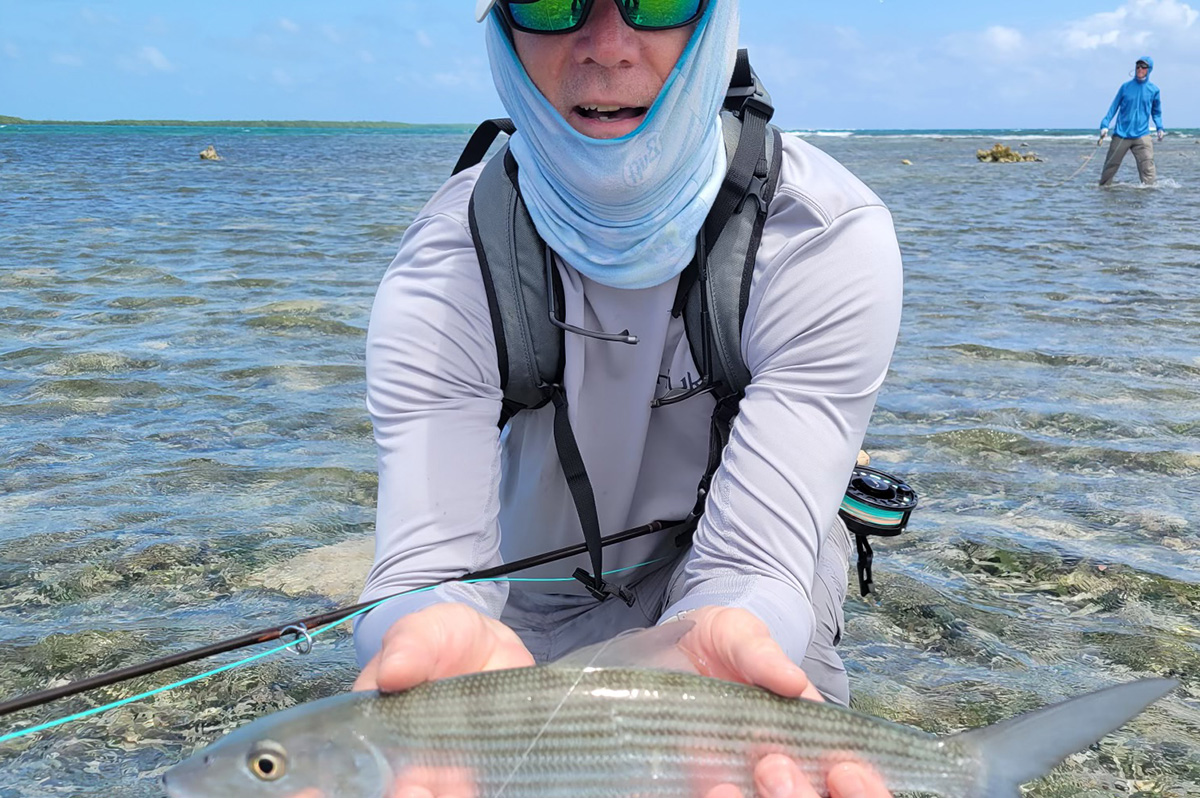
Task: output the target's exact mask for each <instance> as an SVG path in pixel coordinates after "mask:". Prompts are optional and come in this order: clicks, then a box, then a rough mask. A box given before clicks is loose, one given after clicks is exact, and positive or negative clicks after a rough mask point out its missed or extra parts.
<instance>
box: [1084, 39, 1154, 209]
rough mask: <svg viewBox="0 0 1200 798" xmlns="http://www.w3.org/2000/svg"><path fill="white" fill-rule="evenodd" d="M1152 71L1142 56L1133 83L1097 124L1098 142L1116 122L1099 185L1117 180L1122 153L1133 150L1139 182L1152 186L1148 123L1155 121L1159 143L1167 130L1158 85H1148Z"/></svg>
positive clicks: (1124, 87)
mask: <svg viewBox="0 0 1200 798" xmlns="http://www.w3.org/2000/svg"><path fill="white" fill-rule="evenodd" d="M1153 71H1154V59H1153V58H1151V57H1150V56H1148V55H1147V56H1143V57H1141V58H1139V59H1138V60H1137V63H1136V64H1135V65H1134V76H1133V80H1129V81H1126V82H1125V83H1123V84H1121V88H1119V89H1118V90H1117V96H1116V98H1115V99H1114V100H1113V102H1112V105H1111V106H1110V107H1109V109H1108V113H1107V114H1105V115H1104V119H1103V120H1101V122H1100V141H1098V142H1096V144H1097V146H1099V145H1100V143H1101V142H1103V141H1104V137H1105V136H1107V135H1108V128H1109V123H1110V122H1112V121H1114V120H1115V121H1116V127H1115V129H1114V130H1113V137H1112V143H1111V144H1109V145H1108V157H1107V158H1105V159H1104V171H1103V172H1102V173H1101V175H1100V185H1102V186H1107V185H1108V184H1109V183H1111V182H1112V179H1113V178H1114V177H1116V174H1117V170H1118V169H1119V168H1121V161H1123V160H1124V159H1125V153H1127V152H1129V151H1130V150H1133V157H1134V160H1136V161H1137V170H1138V178H1139V179H1141V181H1142V183H1144V184H1145V185H1148V186H1151V185H1154V180H1155V174H1154V142H1153V141H1151V139H1150V120H1151V118H1153V119H1154V127H1155V128H1157V130H1158V140H1159V141H1162V140H1163V135H1165V133H1166V131H1165V130H1164V129H1163V123H1162V101H1161V100H1160V98H1159V93H1158V86H1155V85H1154V84H1153V83H1151V82H1150V73H1151V72H1153Z"/></svg>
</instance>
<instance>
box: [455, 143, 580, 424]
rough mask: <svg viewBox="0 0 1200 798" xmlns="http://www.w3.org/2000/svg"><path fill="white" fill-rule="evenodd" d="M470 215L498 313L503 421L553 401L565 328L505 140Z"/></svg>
mask: <svg viewBox="0 0 1200 798" xmlns="http://www.w3.org/2000/svg"><path fill="white" fill-rule="evenodd" d="M481 202H482V203H486V204H485V205H484V206H483V207H481V206H480V203H481ZM467 218H468V220H469V223H470V227H471V238H472V239H473V241H474V243H475V251H476V253H477V254H478V256H479V268H480V270H481V272H482V276H483V284H484V287H485V289H486V291H487V298H488V309H489V310H490V311H491V314H492V331H493V333H494V334H495V338H496V354H497V356H498V359H499V368H500V387H501V389H502V390H503V391H504V408H505V412H504V415H503V416H502V418H501V426H503V424H504V422H505V421H507V418H508V417H510V416H511V415H512V414H513V413H516V412H518V411H520V410H524V409H526V408H535V407H541V406H543V405H545V404H546V403H547V402H549V401H550V399H551V395H552V393H553V386H554V385H556V384H557V383H558V382H559V375H560V374H561V373H562V368H563V362H562V360H563V353H562V349H563V347H562V333H560V332H559V331H558V329H557V328H555V327H554V325H553V324H551V323H550V316H549V314H548V312H547V307H548V305H547V302H546V291H547V286H546V285H545V277H544V275H543V272H542V269H541V264H542V263H543V261H544V259H545V257H546V245H545V243H544V242H543V241H542V239H541V237H540V236H538V234H537V230H536V229H534V226H533V220H532V219H531V218H530V217H529V212H528V211H527V210H526V209H525V204H524V203H523V202H522V201H521V196H520V193H519V192H518V191H517V186H516V161H515V160H514V159H513V158H512V156H511V155H510V154H509V152H508V149H507V147H506V148H505V149H504V150H502V151H501V153H500V155H498V156H497V157H495V158H492V159H491V160H490V161H488V163H487V165H486V166H485V167H484V168H483V171H482V172H481V173H480V175H479V180H478V182H477V183H476V184H475V190H474V193H472V195H471V203H470V206H469V208H468V211H467ZM521 264H527V266H526V267H525V268H522V267H521Z"/></svg>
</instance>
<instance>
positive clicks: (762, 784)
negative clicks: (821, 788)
mask: <svg viewBox="0 0 1200 798" xmlns="http://www.w3.org/2000/svg"><path fill="white" fill-rule="evenodd" d="M754 790H755V792H756V793H757V794H758V795H760V796H762V798H818V795H817V791H816V790H814V789H813V786H812V783H811V782H810V781H809V780H808V776H807V775H806V774H805V773H804V771H803V770H801V769H800V765H799V764H797V763H796V762H795V760H793V759H791V758H789V757H786V756H784V755H782V754H770V755H768V756H764V757H763V758H762V759H761V760H759V763H758V764H757V765H756V766H755V768H754Z"/></svg>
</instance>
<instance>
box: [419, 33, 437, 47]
mask: <svg viewBox="0 0 1200 798" xmlns="http://www.w3.org/2000/svg"><path fill="white" fill-rule="evenodd" d="M417 44H419V45H421V46H422V47H424V48H425V49H426V50H432V49H433V39H431V38H430V36H429V34H428V33H426V32H425V31H423V30H418V31H417Z"/></svg>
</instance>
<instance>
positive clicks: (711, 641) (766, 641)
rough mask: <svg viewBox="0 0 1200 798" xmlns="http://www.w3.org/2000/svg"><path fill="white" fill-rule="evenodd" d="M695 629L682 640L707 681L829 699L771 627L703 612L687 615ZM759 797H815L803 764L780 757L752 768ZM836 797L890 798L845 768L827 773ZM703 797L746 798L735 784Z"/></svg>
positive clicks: (865, 772)
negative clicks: (752, 686) (738, 683)
mask: <svg viewBox="0 0 1200 798" xmlns="http://www.w3.org/2000/svg"><path fill="white" fill-rule="evenodd" d="M687 619H688V620H689V621H693V622H694V623H695V625H694V626H693V627H692V629H691V630H690V631H689V632H688V633H687V634H685V635H684V636H683V638H682V639H680V641H679V646H680V648H682V649H683V650H684V651H686V652H687V653H688V655H689V656H690V657H691V658H692V660H693V662H695V663H696V665H697V667H698V668H699V670H700V672H701V673H702V674H704V675H706V676H712V677H715V678H718V679H727V680H730V681H735V682H743V683H745V684H753V685H757V686H759V687H763V688H765V689H767V690H770V691H771V692H774V693H778V694H779V695H783V696H787V697H789V698H806V699H809V700H811V701H824V700H825V699H824V698H823V697H822V696H821V694H820V693H819V692H818V691H817V688H816V687H814V686H813V684H812V682H810V681H809V680H808V676H807V675H805V673H804V671H803V670H801V669H800V667H799V666H797V665H796V664H795V663H794V662H792V661H791V659H789V658H788V656H787V655H786V654H784V653H783V649H782V648H780V647H779V644H778V643H776V642H775V640H774V638H772V637H771V633H770V631H769V630H768V629H767V625H766V624H765V623H763V622H762V621H761V620H759V619H758V618H757V617H755V616H754V615H753V614H751V613H749V612H747V611H746V610H742V609H736V608H732V607H701V608H700V609H697V610H695V611H693V612H689V613H687ZM754 783H755V792H756V793H757V794H758V795H760V796H763V798H817V795H818V792H817V791H816V790H815V789H814V787H813V785H812V783H811V782H810V781H809V779H808V777H807V776H806V775H805V773H804V771H803V770H802V769H801V768H800V765H799V763H797V762H795V761H794V760H792V759H790V758H788V757H786V756H783V755H781V754H772V755H770V756H766V757H763V759H762V760H761V761H760V762H759V763H758V764H757V765H756V766H755V769H754ZM827 786H828V788H829V794H830V795H831V796H832V798H891V793H890V792H888V790H887V788H886V787H884V785H883V782H882V781H881V780H880V778H879V776H878V775H876V774H875V772H874V771H873V770H871V769H870V768H869V767H866V766H864V765H858V764H854V763H841V764H838V765H836V766H834V767H833V768H832V769H831V770H830V771H829V774H828V778H827ZM705 798H743V796H742V795H741V791H740V790H739V789H738V788H737V787H735V786H733V785H732V784H722V785H720V786H718V787H715V788H713V789H712V790H709V792H708V794H707V795H706V796H705Z"/></svg>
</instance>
